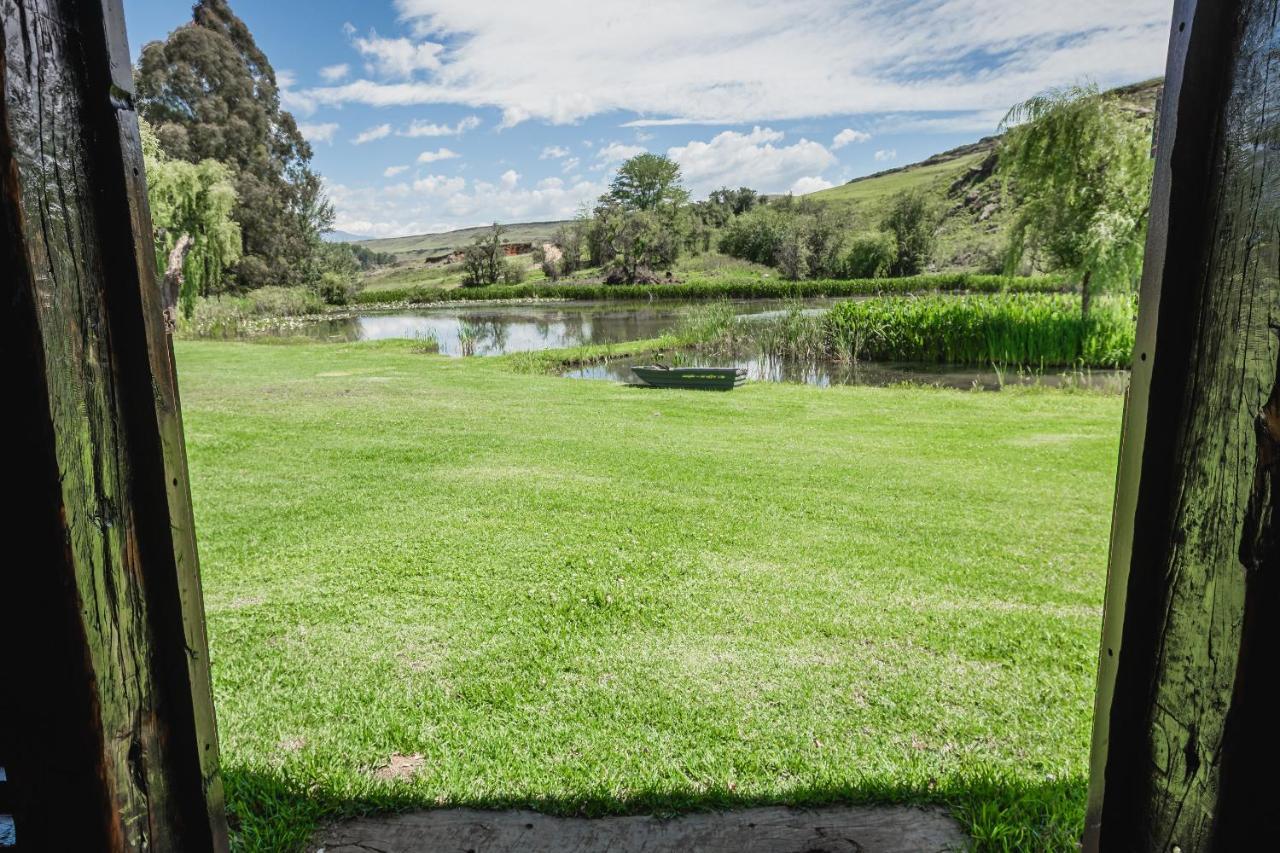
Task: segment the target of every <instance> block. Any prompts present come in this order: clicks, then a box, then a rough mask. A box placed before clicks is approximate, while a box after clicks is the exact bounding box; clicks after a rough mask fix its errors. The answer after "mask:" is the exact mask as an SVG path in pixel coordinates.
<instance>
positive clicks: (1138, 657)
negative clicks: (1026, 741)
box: [1085, 0, 1280, 853]
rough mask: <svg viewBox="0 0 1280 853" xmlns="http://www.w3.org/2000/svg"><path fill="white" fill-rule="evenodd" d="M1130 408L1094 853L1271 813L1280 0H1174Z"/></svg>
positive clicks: (1263, 835) (1278, 579)
mask: <svg viewBox="0 0 1280 853" xmlns="http://www.w3.org/2000/svg"><path fill="white" fill-rule="evenodd" d="M1158 138H1159V144H1158V153H1157V162H1156V176H1155V187H1154V192H1153V196H1152V211H1151V230H1150V236H1149V239H1148V243H1147V262H1146V268H1145V272H1144V277H1143V283H1142V295H1141V307H1140V311H1139V330H1138V345H1137V351H1136V353H1135V359H1134V372H1133V384H1132V389H1131V391H1130V396H1129V400H1128V404H1127V407H1126V413H1125V430H1124V437H1123V439H1122V446H1121V457H1120V473H1119V480H1118V484H1117V491H1116V507H1115V517H1114V521H1113V529H1112V543H1111V566H1110V572H1109V576H1108V585H1107V599H1106V613H1105V617H1104V627H1103V641H1102V648H1101V652H1100V655H1099V675H1098V695H1097V705H1096V709H1095V716H1094V737H1093V754H1092V761H1091V764H1092V766H1091V776H1090V792H1089V806H1088V822H1087V828H1086V834H1085V849H1086V850H1106V851H1111V850H1114V851H1181V853H1190V851H1208V850H1215V851H1234V850H1255V849H1269V848H1270V847H1272V846H1275V845H1276V843H1277V841H1276V839H1277V837H1278V836H1277V832H1276V830H1277V828H1278V818H1277V814H1280V812H1278V811H1277V809H1276V808H1275V806H1274V803H1272V802H1271V800H1272V796H1271V791H1272V790H1273V786H1272V785H1270V784H1268V781H1267V780H1270V779H1272V778H1274V775H1275V772H1276V767H1277V739H1276V736H1275V734H1274V720H1273V718H1274V704H1273V702H1272V700H1271V699H1270V694H1269V688H1270V687H1271V683H1272V682H1273V681H1274V680H1275V673H1276V666H1277V661H1278V660H1280V657H1277V653H1278V652H1280V596H1278V595H1277V591H1278V589H1280V543H1278V542H1277V528H1276V518H1275V502H1276V492H1277V489H1278V488H1280V386H1277V373H1278V372H1280V0H1216V2H1211V0H1199V2H1197V0H1178V2H1177V3H1176V4H1175V9H1174V19H1173V30H1172V35H1171V40H1170V47H1169V64H1168V74H1167V76H1166V89H1165V95H1164V99H1163V110H1162V115H1161V117H1160V125H1159V136H1158Z"/></svg>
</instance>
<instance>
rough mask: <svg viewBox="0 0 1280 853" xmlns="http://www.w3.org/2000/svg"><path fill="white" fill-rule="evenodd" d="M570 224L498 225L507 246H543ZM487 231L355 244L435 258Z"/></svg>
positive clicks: (468, 230)
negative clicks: (542, 243)
mask: <svg viewBox="0 0 1280 853" xmlns="http://www.w3.org/2000/svg"><path fill="white" fill-rule="evenodd" d="M570 221H571V220H568V219H557V220H555V221H552V222H512V223H509V224H508V223H500V224H501V225H502V229H503V234H502V239H503V241H504V242H507V243H540V242H545V241H548V240H550V239H551V237H552V235H553V234H555V232H556V229H558V228H560V227H561V226H563V225H567V224H569V222H570ZM491 227H493V226H491V225H479V226H476V227H474V228H458V229H455V230H453V231H444V232H441V233H439V234H414V235H411V236H408V237H383V238H381V239H376V240H374V239H360V240H357V241H356V242H358V243H360V245H362V246H365V247H367V248H369V249H372V250H373V251H375V252H390V253H392V254H395V255H439V254H444V253H446V252H451V251H453V250H454V249H457V248H459V247H461V246H466V245H467V244H468V243H470V242H471V241H472V240H474V239H475V238H476V237H479V236H480V235H481V234H483V233H484V232H486V231H488V230H489V229H490V228H491Z"/></svg>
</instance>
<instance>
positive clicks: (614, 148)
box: [592, 142, 649, 169]
mask: <svg viewBox="0 0 1280 853" xmlns="http://www.w3.org/2000/svg"><path fill="white" fill-rule="evenodd" d="M648 150H649V149H647V148H645V147H644V146H643V145H626V144H624V143H622V142H610V143H609V144H608V145H606V146H604V147H603V148H600V149H599V150H597V151H596V160H597V161H598V162H597V163H596V165H595V166H593V167H592V168H594V169H607V168H609V167H610V166H613V165H616V164H618V163H621V162H622V161H624V160H630V159H631V158H632V157H635V156H637V155H639V154H644V153H646V152H648Z"/></svg>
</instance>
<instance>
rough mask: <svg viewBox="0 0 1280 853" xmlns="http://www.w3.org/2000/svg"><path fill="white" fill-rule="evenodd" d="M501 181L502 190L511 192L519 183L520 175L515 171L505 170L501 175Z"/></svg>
mask: <svg viewBox="0 0 1280 853" xmlns="http://www.w3.org/2000/svg"><path fill="white" fill-rule="evenodd" d="M501 181H502V187H503V189H507V190H513V189H515V188H516V184H518V183H520V173H519V172H517V171H516V170H515V169H507V171H505V172H503V173H502V178H501Z"/></svg>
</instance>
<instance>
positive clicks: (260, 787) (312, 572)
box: [177, 342, 1121, 850]
mask: <svg viewBox="0 0 1280 853" xmlns="http://www.w3.org/2000/svg"><path fill="white" fill-rule="evenodd" d="M177 346H178V362H179V371H180V376H181V383H182V394H183V405H184V407H185V417H186V425H187V441H188V451H189V454H190V460H191V469H192V477H193V489H194V497H195V507H196V518H197V524H198V530H199V535H200V547H201V556H202V561H203V571H204V580H205V594H206V603H207V608H208V617H209V630H210V642H211V645H212V654H213V662H214V682H215V684H214V686H215V691H216V696H217V703H218V719H219V725H220V730H221V737H222V751H223V763H224V768H225V778H226V784H227V791H228V796H229V801H230V805H231V808H232V812H233V822H234V825H235V827H236V830H237V833H238V841H239V843H240V845H241V846H242V848H243V849H276V850H281V849H293V848H296V847H298V846H299V845H301V844H302V843H303V842H304V841H305V839H306V837H307V835H308V833H309V832H310V831H311V830H312V829H313V827H314V826H315V825H316V824H317V822H318V821H320V820H323V819H326V818H328V817H332V816H338V815H348V814H354V813H359V812H362V811H367V810H371V809H378V808H401V807H414V806H434V805H452V804H469V805H480V806H499V805H509V804H522V805H532V806H535V807H537V808H541V809H545V810H551V811H557V812H562V813H585V814H599V813H604V812H629V811H634V812H646V811H658V812H662V813H668V812H672V811H677V810H684V809H699V808H712V807H722V806H732V805H741V804H748V803H763V802H788V803H818V802H849V801H865V800H898V801H902V800H911V801H934V802H943V803H947V804H949V805H950V806H951V807H952V808H953V810H954V812H955V813H956V815H957V816H958V817H959V818H960V819H961V820H962V821H963V822H964V823H965V825H966V827H968V828H969V829H970V830H971V831H972V832H974V833H975V835H976V837H977V838H978V839H979V840H980V841H982V842H983V844H982V845H981V846H982V847H984V848H985V849H1036V850H1040V849H1055V848H1056V849H1073V843H1074V838H1075V837H1076V835H1077V834H1078V832H1079V831H1080V829H1081V825H1082V801H1083V793H1084V785H1085V782H1084V779H1085V772H1086V771H1085V759H1086V752H1087V745H1088V737H1089V726H1090V712H1091V703H1092V696H1093V676H1094V666H1095V660H1096V643H1097V635H1098V631H1099V625H1100V606H1101V598H1102V589H1103V580H1104V570H1105V557H1106V554H1105V543H1106V539H1107V529H1108V522H1109V514H1110V499H1111V493H1112V485H1113V468H1114V464H1115V456H1116V447H1117V439H1118V428H1119V419H1120V409H1121V402H1120V399H1119V398H1118V397H1103V396H1096V395H1091V394H1075V395H1072V394H1065V393H1058V392H1005V393H1000V394H990V393H969V392H948V391H935V390H918V389H863V388H833V389H827V390H819V389H813V388H807V387H803V386H788V385H766V384H756V385H749V386H747V387H746V388H743V389H741V390H738V391H735V392H733V393H732V394H724V395H721V394H705V393H689V392H665V391H646V390H641V389H634V388H627V387H623V386H619V385H613V384H609V383H603V382H583V381H572V380H566V379H558V378H555V377H549V376H540V375H536V376H529V375H519V374H516V373H514V372H512V371H511V370H510V369H509V367H508V366H507V365H506V364H505V363H504V362H503V360H500V359H492V360H483V359H470V360H450V359H446V358H443V357H438V356H426V355H418V354H414V353H413V352H412V350H411V344H402V343H387V344H356V345H349V346H341V345H318V346H308V345H298V346H268V345H263V344H234V343H212V342H180V343H179V344H178V345H177ZM393 755H405V756H411V755H420V756H421V757H422V762H421V769H420V771H419V772H418V773H417V775H416V776H413V777H411V778H409V779H407V780H401V781H385V780H382V779H380V778H377V777H378V774H377V773H376V772H375V771H376V770H377V768H379V767H382V766H383V765H385V764H386V762H387V761H388V759H389V758H390V757H391V756H393Z"/></svg>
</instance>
